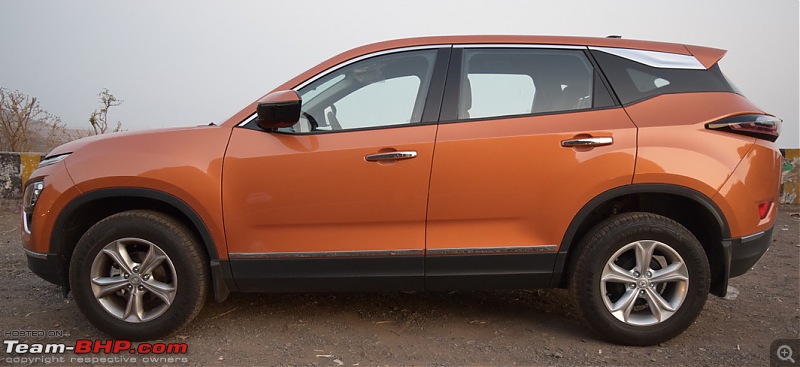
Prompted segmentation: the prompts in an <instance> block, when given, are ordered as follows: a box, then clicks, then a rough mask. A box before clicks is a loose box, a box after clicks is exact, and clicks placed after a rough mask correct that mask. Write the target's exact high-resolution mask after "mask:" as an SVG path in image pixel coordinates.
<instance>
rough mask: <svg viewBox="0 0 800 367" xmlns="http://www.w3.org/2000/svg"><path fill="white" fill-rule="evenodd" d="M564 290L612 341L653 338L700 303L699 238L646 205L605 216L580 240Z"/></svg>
mask: <svg viewBox="0 0 800 367" xmlns="http://www.w3.org/2000/svg"><path fill="white" fill-rule="evenodd" d="M577 251H578V253H576V254H575V256H576V257H575V259H574V261H573V262H572V264H573V266H572V267H571V268H572V273H571V279H570V291H571V293H572V298H573V300H574V302H575V307H576V308H577V310H578V313H579V314H580V316H581V318H582V319H583V320H584V322H585V323H586V324H587V325H588V326H589V327H590V328H591V329H593V330H594V331H595V332H597V333H598V334H600V335H601V336H602V337H604V338H605V339H607V340H609V341H612V342H614V343H618V344H626V345H652V344H657V343H661V342H663V341H666V340H669V339H671V338H673V337H675V336H677V335H678V334H680V333H682V332H683V331H684V330H686V328H688V327H689V325H691V323H692V322H693V321H694V320H695V319H696V318H697V316H698V315H699V313H700V311H701V310H702V309H703V305H704V304H705V301H706V298H707V297H708V289H709V277H710V275H709V273H710V270H709V265H708V260H707V258H706V255H705V252H704V251H703V248H702V246H701V245H700V243H699V242H698V241H697V239H696V238H695V237H694V235H692V233H691V232H689V231H688V230H687V229H686V228H684V227H683V226H681V225H680V224H678V223H677V222H675V221H673V220H671V219H669V218H666V217H663V216H659V215H655V214H650V213H626V214H621V215H618V216H615V217H613V218H610V219H607V220H606V221H604V222H601V223H600V224H598V225H597V226H596V227H595V228H593V229H592V230H591V231H590V232H589V233H588V234H587V235H586V236H585V237H584V238H583V240H582V241H581V243H580V244H579V247H578V248H577Z"/></svg>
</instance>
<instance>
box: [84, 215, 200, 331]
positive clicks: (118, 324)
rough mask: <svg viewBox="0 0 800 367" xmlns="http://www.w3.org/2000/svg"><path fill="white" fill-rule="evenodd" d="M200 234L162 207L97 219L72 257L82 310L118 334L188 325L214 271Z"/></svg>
mask: <svg viewBox="0 0 800 367" xmlns="http://www.w3.org/2000/svg"><path fill="white" fill-rule="evenodd" d="M203 259H204V257H203V256H202V253H201V252H200V247H199V246H198V244H197V242H196V240H195V239H194V237H193V236H192V235H191V233H189V231H188V230H187V229H186V228H184V227H183V225H181V224H180V223H179V222H177V221H175V220H173V219H171V218H169V217H167V216H164V215H162V214H160V213H157V212H152V211H145V210H134V211H128V212H123V213H119V214H115V215H112V216H110V217H108V218H106V219H103V220H102V221H100V222H98V223H97V224H95V225H94V226H92V227H91V228H90V229H89V230H88V231H87V232H86V233H85V234H84V235H83V237H81V239H80V241H79V242H78V244H77V246H76V248H75V252H74V254H73V256H72V261H71V263H70V287H71V288H72V291H73V295H74V298H75V303H76V304H77V305H78V308H79V309H80V310H81V312H82V313H83V314H84V315H85V316H86V318H88V319H89V321H90V322H91V323H92V324H93V325H94V326H95V327H97V328H98V329H100V330H102V331H104V332H106V333H108V334H110V335H112V336H114V337H118V338H125V339H130V340H135V341H136V340H149V339H156V338H159V337H162V336H164V335H166V334H169V333H170V332H172V331H174V330H176V329H178V328H180V327H182V326H184V325H185V324H186V323H188V322H189V321H190V320H191V319H192V318H194V317H195V316H196V315H197V313H198V312H199V311H200V309H201V308H202V305H203V303H204V302H205V297H206V292H207V287H208V281H207V278H208V271H207V270H206V266H205V261H204V260H203Z"/></svg>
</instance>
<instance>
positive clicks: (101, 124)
mask: <svg viewBox="0 0 800 367" xmlns="http://www.w3.org/2000/svg"><path fill="white" fill-rule="evenodd" d="M98 96H100V105H102V107H100V111H98V110H94V112H92V114H91V115H89V124H91V125H92V130H93V131H94V134H95V135H98V134H105V133H106V131H108V110H109V109H111V107H116V106H119V105H121V104H122V102H124V101H123V100H121V99H117V97H114V95H113V94H111V92H109V91H108V88H103V90H102V91H101V92H100V93H99V94H98ZM121 130H122V123H121V122H119V121H117V126H116V127H115V128H114V130H112V131H111V132H117V131H121Z"/></svg>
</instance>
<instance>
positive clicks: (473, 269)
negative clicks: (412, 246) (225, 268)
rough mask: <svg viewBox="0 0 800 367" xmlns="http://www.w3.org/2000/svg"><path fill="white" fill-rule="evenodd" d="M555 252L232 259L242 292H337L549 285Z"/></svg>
mask: <svg viewBox="0 0 800 367" xmlns="http://www.w3.org/2000/svg"><path fill="white" fill-rule="evenodd" d="M555 258H556V253H536V254H531V253H526V254H476V255H441V256H428V257H424V256H421V255H419V256H376V257H315V258H265V259H241V260H231V261H230V266H231V270H232V275H233V278H234V280H235V283H236V286H237V288H238V290H239V291H243V292H329V291H330V292H333V291H336V292H341V291H361V292H367V291H396V290H461V289H517V288H538V287H547V286H549V284H550V278H551V277H552V274H553V264H554V263H555Z"/></svg>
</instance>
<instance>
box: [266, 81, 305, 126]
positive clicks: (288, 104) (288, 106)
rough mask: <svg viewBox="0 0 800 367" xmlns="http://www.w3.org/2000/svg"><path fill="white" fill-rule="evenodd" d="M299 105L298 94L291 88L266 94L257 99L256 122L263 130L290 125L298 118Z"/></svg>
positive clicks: (300, 103) (300, 102)
mask: <svg viewBox="0 0 800 367" xmlns="http://www.w3.org/2000/svg"><path fill="white" fill-rule="evenodd" d="M300 105H302V101H301V100H300V96H299V95H298V94H297V92H295V91H293V90H281V91H277V92H272V93H270V94H267V95H266V96H264V98H261V99H260V100H259V101H258V106H257V107H256V114H257V117H256V124H258V127H260V128H262V129H264V130H274V129H277V128H281V127H289V126H292V125H294V124H296V123H297V122H298V121H299V120H300Z"/></svg>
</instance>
